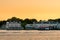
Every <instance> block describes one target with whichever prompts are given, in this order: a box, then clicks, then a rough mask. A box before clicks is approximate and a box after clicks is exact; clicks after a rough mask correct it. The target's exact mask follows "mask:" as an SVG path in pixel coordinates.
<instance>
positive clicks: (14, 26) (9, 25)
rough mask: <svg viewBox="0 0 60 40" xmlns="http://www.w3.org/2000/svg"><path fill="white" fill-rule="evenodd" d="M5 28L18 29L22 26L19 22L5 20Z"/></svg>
mask: <svg viewBox="0 0 60 40" xmlns="http://www.w3.org/2000/svg"><path fill="white" fill-rule="evenodd" d="M6 29H8V30H20V29H23V27H22V26H21V22H20V23H18V22H15V21H14V22H6Z"/></svg>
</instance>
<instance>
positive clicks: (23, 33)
mask: <svg viewBox="0 0 60 40" xmlns="http://www.w3.org/2000/svg"><path fill="white" fill-rule="evenodd" d="M0 40H60V31H59V30H50V31H40V30H39V31H38V30H20V31H19V30H18V31H17V30H9V31H7V30H0Z"/></svg>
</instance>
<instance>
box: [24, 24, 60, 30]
mask: <svg viewBox="0 0 60 40" xmlns="http://www.w3.org/2000/svg"><path fill="white" fill-rule="evenodd" d="M25 27H26V28H27V27H28V28H30V27H31V28H35V29H47V30H49V29H53V28H59V29H60V24H59V23H55V24H54V23H53V24H51V23H48V24H46V23H33V24H27V25H26V26H25Z"/></svg>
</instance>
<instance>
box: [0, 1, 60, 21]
mask: <svg viewBox="0 0 60 40" xmlns="http://www.w3.org/2000/svg"><path fill="white" fill-rule="evenodd" d="M14 16H15V17H18V18H21V19H25V18H30V19H31V18H35V19H37V20H40V19H41V20H47V19H56V18H60V0H0V20H6V19H8V18H11V17H14Z"/></svg>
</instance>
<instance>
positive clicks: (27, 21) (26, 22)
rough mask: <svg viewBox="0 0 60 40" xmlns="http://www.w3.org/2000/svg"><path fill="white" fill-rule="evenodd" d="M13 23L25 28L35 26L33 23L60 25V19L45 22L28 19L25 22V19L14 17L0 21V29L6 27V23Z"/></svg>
mask: <svg viewBox="0 0 60 40" xmlns="http://www.w3.org/2000/svg"><path fill="white" fill-rule="evenodd" d="M13 21H16V22H21V25H22V27H24V26H25V25H26V24H33V22H35V23H41V22H44V23H48V22H51V23H56V22H58V23H60V18H58V19H48V20H47V21H45V20H40V21H37V19H28V18H26V19H24V20H23V19H20V18H16V17H12V18H10V19H7V20H3V21H0V27H1V26H2V25H5V24H6V22H13Z"/></svg>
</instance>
